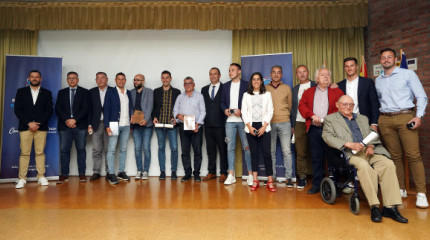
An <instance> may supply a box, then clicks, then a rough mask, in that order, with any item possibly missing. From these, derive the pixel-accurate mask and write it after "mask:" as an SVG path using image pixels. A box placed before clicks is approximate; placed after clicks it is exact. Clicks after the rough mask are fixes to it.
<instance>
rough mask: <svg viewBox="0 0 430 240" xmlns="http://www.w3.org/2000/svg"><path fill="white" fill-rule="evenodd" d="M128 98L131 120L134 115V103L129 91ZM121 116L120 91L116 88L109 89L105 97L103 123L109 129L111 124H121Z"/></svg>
mask: <svg viewBox="0 0 430 240" xmlns="http://www.w3.org/2000/svg"><path fill="white" fill-rule="evenodd" d="M126 91H127V96H128V117H129V119H130V118H131V115H132V114H133V102H132V99H131V94H130V91H129V90H126ZM120 116H121V103H120V100H119V95H118V90H117V88H116V87H113V88H111V89H108V90H107V92H106V96H105V103H104V105H103V123H104V125H105V128H108V127H109V122H119V117H120Z"/></svg>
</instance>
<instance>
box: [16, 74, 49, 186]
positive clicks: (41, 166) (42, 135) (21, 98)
mask: <svg viewBox="0 0 430 240" xmlns="http://www.w3.org/2000/svg"><path fill="white" fill-rule="evenodd" d="M28 81H29V82H30V86H29V87H24V88H20V89H18V91H17V92H16V97H15V105H14V111H15V115H16V117H17V118H18V120H19V125H18V130H19V138H20V141H21V143H20V148H21V154H20V156H19V175H18V177H19V180H18V183H17V184H16V186H15V188H17V189H19V188H23V187H24V185H25V184H26V183H27V171H28V164H29V163H30V153H31V147H32V145H33V142H34V151H35V156H36V169H37V177H38V179H39V180H38V183H39V184H40V185H41V186H47V185H48V180H47V179H46V178H45V152H44V151H45V146H46V135H47V132H48V120H49V117H51V115H52V94H51V92H50V91H49V90H48V89H45V88H42V87H41V86H40V84H41V82H42V74H41V73H40V72H39V71H38V70H31V71H30V72H29V73H28Z"/></svg>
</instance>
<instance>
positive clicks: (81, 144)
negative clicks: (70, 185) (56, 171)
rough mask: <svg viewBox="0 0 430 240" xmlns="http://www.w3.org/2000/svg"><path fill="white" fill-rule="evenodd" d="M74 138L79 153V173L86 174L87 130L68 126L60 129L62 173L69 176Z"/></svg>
mask: <svg viewBox="0 0 430 240" xmlns="http://www.w3.org/2000/svg"><path fill="white" fill-rule="evenodd" d="M73 140H74V141H75V148H76V152H77V155H78V172H79V175H85V169H86V167H87V165H86V158H87V151H86V149H85V145H86V142H87V130H86V129H83V130H81V129H79V128H67V129H66V130H64V131H60V151H61V157H60V159H61V160H60V162H61V175H63V176H66V177H67V176H69V165H70V150H71V149H72V143H73Z"/></svg>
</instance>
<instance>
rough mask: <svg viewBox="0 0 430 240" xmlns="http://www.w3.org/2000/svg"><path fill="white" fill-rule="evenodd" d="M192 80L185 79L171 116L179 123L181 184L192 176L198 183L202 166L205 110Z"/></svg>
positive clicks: (189, 78) (201, 96)
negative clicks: (192, 160)
mask: <svg viewBox="0 0 430 240" xmlns="http://www.w3.org/2000/svg"><path fill="white" fill-rule="evenodd" d="M194 86H195V84H194V79H193V78H192V77H186V78H185V79H184V88H185V92H184V93H181V94H180V95H179V96H178V98H177V99H176V102H175V106H174V107H173V116H175V119H176V121H177V122H178V123H179V136H180V138H181V150H182V155H181V157H182V165H184V170H185V176H184V177H183V178H182V179H181V181H182V182H185V181H188V180H190V178H191V173H193V174H194V181H196V182H200V181H201V178H200V166H201V165H202V142H203V128H201V125H203V122H204V119H205V116H206V108H205V102H204V99H203V95H202V94H201V93H199V92H197V91H194ZM191 145H192V146H193V151H194V171H193V169H192V167H191V156H190V150H191Z"/></svg>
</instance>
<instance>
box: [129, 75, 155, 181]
mask: <svg viewBox="0 0 430 240" xmlns="http://www.w3.org/2000/svg"><path fill="white" fill-rule="evenodd" d="M133 82H134V89H133V90H131V91H130V94H131V101H132V103H133V112H134V111H142V113H143V115H144V117H143V120H142V121H139V122H138V121H137V120H136V119H134V117H133V116H132V117H131V123H132V125H131V129H132V136H133V140H134V155H135V157H136V166H137V174H136V177H135V179H143V180H147V179H148V172H149V166H150V165H151V137H152V126H154V124H153V123H152V117H151V114H152V107H153V101H154V94H153V92H152V89H150V88H147V87H145V76H144V75H143V74H136V76H134V79H133ZM142 146H143V154H144V157H145V158H144V160H145V161H144V162H143V167H142Z"/></svg>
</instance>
